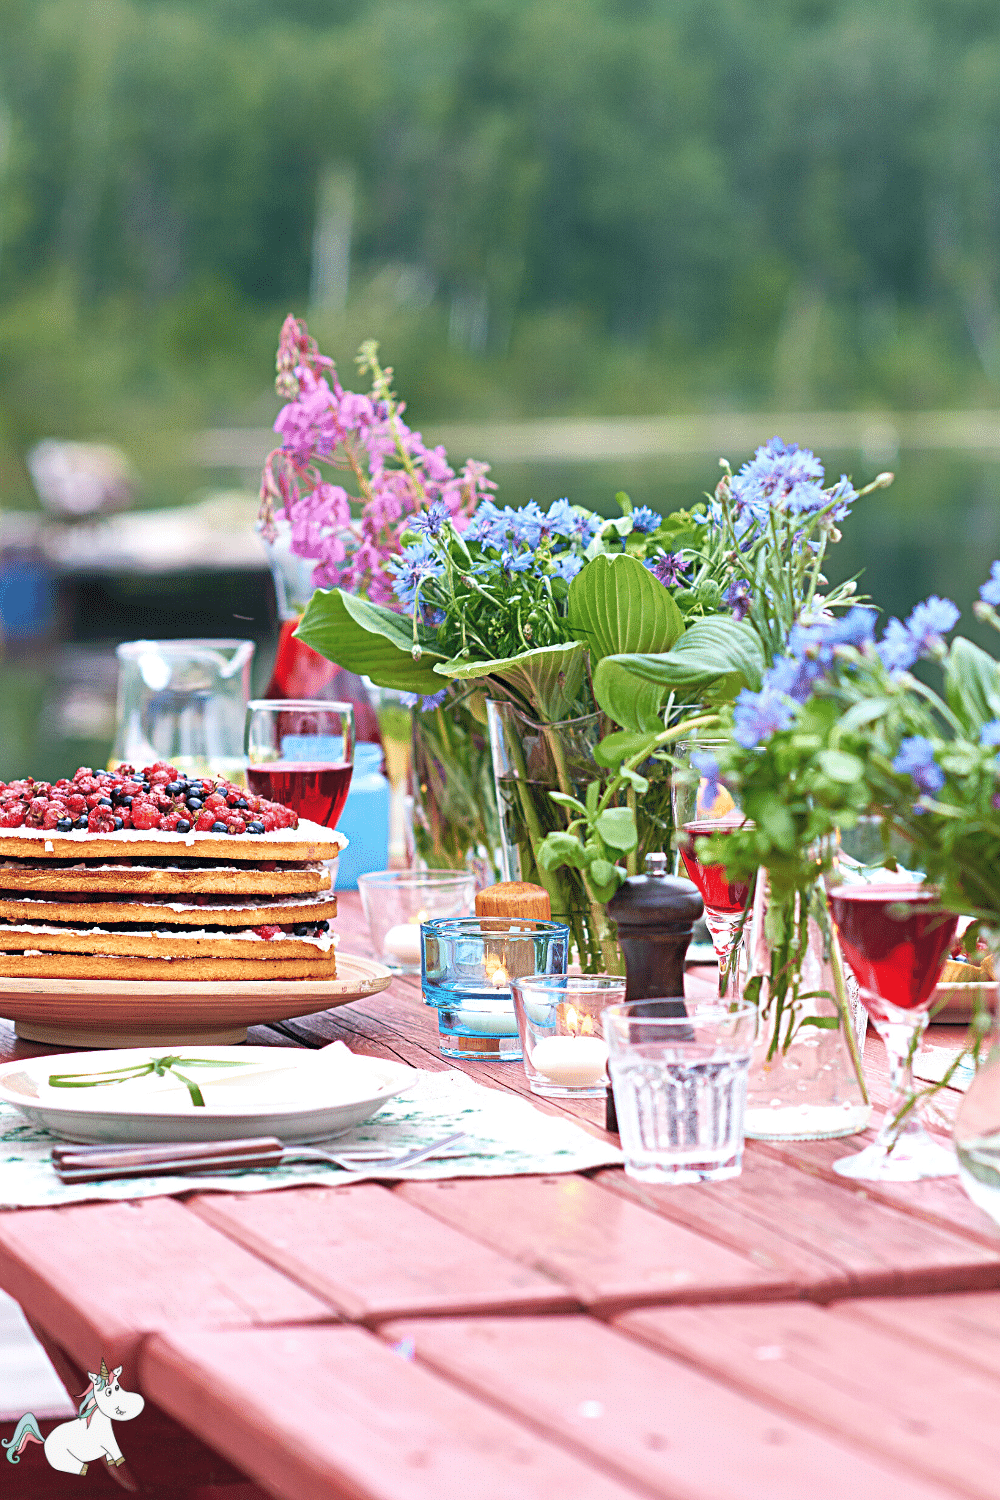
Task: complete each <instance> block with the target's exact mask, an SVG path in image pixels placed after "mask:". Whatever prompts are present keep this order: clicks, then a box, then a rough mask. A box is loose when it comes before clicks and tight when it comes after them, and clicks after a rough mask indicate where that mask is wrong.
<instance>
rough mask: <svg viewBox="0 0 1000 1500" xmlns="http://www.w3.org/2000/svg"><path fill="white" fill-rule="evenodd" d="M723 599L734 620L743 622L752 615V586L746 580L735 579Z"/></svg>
mask: <svg viewBox="0 0 1000 1500" xmlns="http://www.w3.org/2000/svg"><path fill="white" fill-rule="evenodd" d="M722 598H723V601H724V603H726V604H728V605H729V608H730V609H731V610H732V612H733V619H734V620H742V619H743V618H744V617H745V616H746V615H748V614H749V613H750V605H751V602H752V601H751V597H750V585H749V583H748V582H747V580H746V579H745V578H734V579H733V581H732V583H731V584H730V585H729V587H728V588H727V589H726V590H725V591H724V593H723V595H722Z"/></svg>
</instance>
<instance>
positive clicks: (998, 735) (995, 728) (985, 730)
mask: <svg viewBox="0 0 1000 1500" xmlns="http://www.w3.org/2000/svg"><path fill="white" fill-rule="evenodd" d="M979 743H980V744H981V745H985V746H986V748H987V749H988V750H992V749H993V748H994V746H995V745H1000V719H991V721H990V722H989V724H984V725H983V727H982V729H981V730H980V731H979Z"/></svg>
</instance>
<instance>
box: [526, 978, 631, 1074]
mask: <svg viewBox="0 0 1000 1500" xmlns="http://www.w3.org/2000/svg"><path fill="white" fill-rule="evenodd" d="M511 991H512V993H513V996H514V1014H515V1015H516V1017H517V1030H518V1034H519V1036H520V1038H521V1055H522V1058H523V1061H524V1072H525V1076H526V1077H527V1080H528V1086H529V1087H530V1089H531V1092H532V1093H533V1094H548V1095H555V1096H558V1097H561V1098H567V1097H568V1098H574V1099H581V1098H582V1099H591V1098H592V1099H603V1098H605V1096H606V1092H607V1062H608V1046H607V1043H606V1042H605V1040H604V1032H603V1028H602V1025H601V1012H602V1010H603V1009H604V1007H605V1006H606V1005H616V1004H620V1003H622V1002H623V1001H624V999H625V980H624V979H623V978H621V977H619V976H616V975H610V974H585V975H579V976H578V975H572V974H549V975H543V974H532V975H531V976H530V977H529V978H527V979H515V980H514V982H513V984H512V985H511Z"/></svg>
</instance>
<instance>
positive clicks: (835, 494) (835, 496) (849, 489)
mask: <svg viewBox="0 0 1000 1500" xmlns="http://www.w3.org/2000/svg"><path fill="white" fill-rule="evenodd" d="M857 498H858V492H857V490H856V489H855V488H854V486H853V484H852V483H851V481H850V480H849V479H848V477H847V475H846V474H841V476H840V479H839V480H838V482H837V483H836V484H835V485H834V486H833V488H832V489H831V491H830V493H829V494H828V495H827V497H826V500H825V502H824V503H825V504H827V505H828V504H829V503H830V501H831V500H836V501H837V504H836V505H835V506H834V507H833V510H831V512H830V518H831V520H834V521H846V520H847V517H848V516H849V515H850V514H851V506H852V505H853V504H854V502H855V500H856V499H857Z"/></svg>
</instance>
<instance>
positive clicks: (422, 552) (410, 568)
mask: <svg viewBox="0 0 1000 1500" xmlns="http://www.w3.org/2000/svg"><path fill="white" fill-rule="evenodd" d="M388 566H389V571H390V572H391V573H394V574H395V575H396V577H395V581H394V582H393V585H392V591H393V593H394V594H395V596H396V598H397V599H398V600H399V602H400V604H402V605H404V606H405V607H406V608H407V609H411V608H412V607H413V602H414V600H415V599H416V597H417V593H418V592H419V590H420V586H421V584H423V583H426V582H427V580H428V578H440V577H441V574H442V573H443V572H444V564H443V563H440V562H438V560H437V558H436V557H435V556H434V553H433V552H432V551H431V548H430V545H429V544H428V543H427V542H417V543H416V544H415V545H414V546H412V547H405V548H404V549H403V552H402V554H401V556H399V557H393V558H391V559H390V561H389V564H388Z"/></svg>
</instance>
